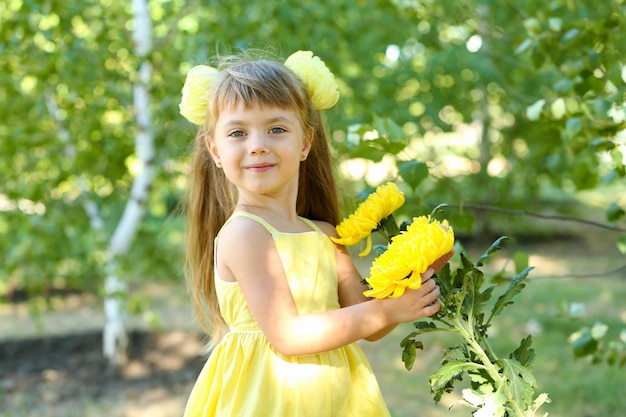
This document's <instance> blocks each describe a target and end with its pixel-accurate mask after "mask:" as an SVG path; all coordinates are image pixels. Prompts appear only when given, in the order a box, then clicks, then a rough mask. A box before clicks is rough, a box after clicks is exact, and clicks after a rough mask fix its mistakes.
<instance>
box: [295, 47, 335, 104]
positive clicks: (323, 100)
mask: <svg viewBox="0 0 626 417" xmlns="http://www.w3.org/2000/svg"><path fill="white" fill-rule="evenodd" d="M285 66H286V67H287V68H289V69H290V70H292V71H293V72H294V73H295V74H296V75H297V76H298V77H300V79H301V80H302V81H303V82H304V85H305V86H306V88H307V90H308V91H309V95H310V96H311V101H312V102H313V106H314V107H315V108H316V109H317V110H326V109H330V108H331V107H333V106H334V105H335V104H337V101H339V91H337V83H336V82H335V76H334V75H333V73H332V72H330V70H329V69H328V67H327V66H326V64H325V63H324V61H322V60H321V59H319V57H317V56H315V55H313V52H311V51H298V52H294V53H293V54H291V56H290V57H289V58H287V60H286V61H285Z"/></svg>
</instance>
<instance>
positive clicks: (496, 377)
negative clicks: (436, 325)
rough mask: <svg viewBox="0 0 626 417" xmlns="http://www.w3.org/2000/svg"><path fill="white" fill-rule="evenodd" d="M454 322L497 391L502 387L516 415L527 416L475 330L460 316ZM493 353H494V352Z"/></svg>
mask: <svg viewBox="0 0 626 417" xmlns="http://www.w3.org/2000/svg"><path fill="white" fill-rule="evenodd" d="M453 323H454V327H456V329H457V331H458V332H459V334H460V335H461V336H462V337H463V338H464V339H465V341H466V342H467V344H468V345H469V347H470V349H471V350H472V351H473V352H474V353H475V354H476V356H478V358H479V359H480V361H481V362H482V364H483V366H484V369H485V370H486V371H487V373H488V374H489V376H490V377H491V379H492V380H493V382H494V383H495V387H494V388H495V391H498V390H499V389H500V388H502V390H503V392H504V395H505V397H506V399H507V402H508V404H509V406H510V407H511V408H512V410H513V412H514V413H515V415H516V416H519V417H524V416H525V415H524V412H523V411H522V409H521V408H520V406H519V404H517V402H516V401H515V399H514V398H513V394H512V393H511V390H510V389H509V387H508V385H506V381H505V380H504V378H503V377H502V375H500V372H499V371H498V369H497V368H496V366H495V365H494V363H493V362H492V361H491V360H490V359H489V356H488V355H487V353H486V352H485V350H484V349H483V348H482V346H481V345H480V343H478V342H477V341H476V339H474V337H473V332H470V331H468V329H466V328H465V326H463V323H461V321H460V319H459V317H458V316H457V317H455V318H454V320H453ZM491 353H492V354H493V352H491ZM494 357H495V355H494Z"/></svg>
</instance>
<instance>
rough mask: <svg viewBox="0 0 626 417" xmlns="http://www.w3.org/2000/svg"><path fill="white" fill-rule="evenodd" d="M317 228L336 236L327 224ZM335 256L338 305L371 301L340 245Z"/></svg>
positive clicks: (387, 329) (437, 266) (446, 258)
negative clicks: (364, 293) (365, 294)
mask: <svg viewBox="0 0 626 417" xmlns="http://www.w3.org/2000/svg"><path fill="white" fill-rule="evenodd" d="M318 226H319V227H320V228H321V229H322V230H323V231H324V232H325V233H326V234H328V235H330V236H337V232H336V229H335V228H334V227H332V226H331V225H329V224H327V223H318ZM335 254H336V259H337V275H338V281H339V304H340V305H341V306H342V307H347V306H351V305H354V304H358V303H362V302H364V301H369V300H371V298H368V297H366V296H364V295H363V291H366V290H367V289H368V287H367V286H366V285H365V284H363V282H362V281H363V277H362V276H361V274H360V273H359V271H358V270H357V268H356V266H355V265H354V262H353V261H352V257H351V256H350V254H349V253H348V252H347V251H346V248H345V247H344V246H341V245H335ZM452 255H454V249H452V251H450V252H449V253H447V254H445V255H444V256H442V257H441V258H439V259H438V260H436V261H435V262H433V264H432V265H431V266H430V267H429V269H431V270H433V271H434V272H437V271H439V270H440V269H441V268H443V266H444V265H445V264H446V263H448V261H449V260H450V258H452ZM424 275H425V276H423V277H422V278H423V279H424V280H426V279H427V278H430V276H431V275H432V272H428V271H427V272H426V273H425V274H424ZM397 325H398V323H393V324H391V325H389V326H386V327H385V328H383V329H381V330H380V331H378V332H376V333H374V334H371V335H369V336H367V337H365V338H364V339H365V340H367V341H369V342H375V341H376V340H379V339H381V338H383V337H384V336H386V335H387V334H389V333H390V332H391V331H392V330H393V329H395V328H396V326H397Z"/></svg>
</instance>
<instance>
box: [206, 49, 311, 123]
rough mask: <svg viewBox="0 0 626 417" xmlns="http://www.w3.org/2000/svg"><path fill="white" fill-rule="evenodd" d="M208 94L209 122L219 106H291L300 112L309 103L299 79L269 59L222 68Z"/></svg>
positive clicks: (246, 107)
mask: <svg viewBox="0 0 626 417" xmlns="http://www.w3.org/2000/svg"><path fill="white" fill-rule="evenodd" d="M211 94H212V95H213V100H211V101H210V103H211V105H210V109H209V113H210V116H211V118H212V122H213V123H211V124H214V123H215V122H216V121H217V118H218V117H219V109H226V108H234V107H237V106H240V105H243V107H244V108H245V109H250V108H253V107H261V108H264V107H279V108H284V109H294V110H296V111H297V113H298V114H300V115H304V114H306V113H307V109H308V108H309V107H310V106H311V105H310V103H309V99H308V96H307V95H306V93H305V89H304V86H303V85H302V83H301V81H300V80H299V79H298V78H297V77H296V76H295V75H294V74H293V73H291V72H290V71H289V70H288V69H287V68H285V67H284V66H283V65H282V64H279V63H277V62H273V61H256V62H246V63H242V64H238V65H235V66H232V67H230V68H227V69H225V70H224V71H223V72H222V74H221V77H220V78H219V80H218V81H217V82H216V83H215V85H214V90H213V91H212V92H211ZM303 119H305V118H303Z"/></svg>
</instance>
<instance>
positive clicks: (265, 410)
mask: <svg viewBox="0 0 626 417" xmlns="http://www.w3.org/2000/svg"><path fill="white" fill-rule="evenodd" d="M235 216H245V217H249V218H252V219H254V220H256V221H258V222H259V223H261V224H262V225H263V226H265V228H266V229H267V230H268V231H269V232H270V233H271V234H272V237H273V239H274V242H275V244H276V248H277V250H278V252H279V254H280V258H281V261H282V264H283V267H284V270H285V273H286V276H287V280H288V282H289V287H290V289H291V293H292V295H293V298H294V300H295V303H296V305H297V308H298V312H299V313H300V314H308V313H314V312H320V311H326V310H331V309H337V308H339V301H338V295H337V272H336V265H335V253H334V247H333V244H332V242H331V241H330V239H329V238H328V236H327V235H326V234H325V233H323V232H322V231H321V230H320V229H319V228H318V227H317V226H316V225H315V224H314V223H313V222H311V221H309V220H307V219H303V220H304V221H306V222H307V224H309V225H310V226H311V228H312V229H313V230H312V231H311V232H304V233H281V232H279V231H278V230H276V229H275V228H274V227H272V226H271V225H270V224H269V223H267V222H266V221H265V220H263V219H261V218H260V217H258V216H255V215H253V214H250V213H247V212H242V211H238V212H235V214H233V217H235ZM233 217H231V219H232V218H233ZM215 283H216V291H217V297H218V300H219V304H220V310H221V312H222V315H223V317H224V319H225V321H226V322H227V323H228V325H229V327H230V331H229V332H228V333H227V334H226V336H225V337H224V339H223V340H222V341H221V342H220V343H219V344H218V345H217V346H216V347H215V349H214V350H213V352H212V353H211V355H210V356H209V359H208V360H207V362H206V364H205V366H204V368H203V369H202V371H201V373H200V375H199V376H198V380H197V381H196V384H195V386H194V388H193V390H192V392H191V394H190V396H189V400H188V402H187V407H186V409H185V417H213V416H217V417H252V416H255V417H257V416H258V417H368V416H371V417H384V416H389V411H388V410H387V407H386V405H385V403H384V401H383V398H382V394H381V392H380V389H379V386H378V383H377V381H376V378H375V377H374V374H373V372H372V369H371V367H370V365H369V362H368V361H367V358H366V357H365V354H364V353H363V351H362V350H361V348H360V347H359V346H358V345H357V344H356V343H353V344H350V345H348V346H345V347H342V348H338V349H334V350H331V351H328V352H323V353H318V354H312V355H304V356H284V355H281V354H280V353H278V352H277V351H276V350H275V349H274V348H273V347H272V345H271V344H270V343H269V342H268V340H267V338H266V337H265V335H264V334H263V333H262V332H261V329H260V328H259V325H258V324H257V323H256V321H255V320H254V318H253V317H252V314H251V313H250V310H249V309H248V305H247V304H246V300H245V299H244V297H243V294H242V292H241V289H240V288H239V285H238V284H237V283H236V282H226V281H223V280H221V279H220V278H219V277H217V276H216V277H215Z"/></svg>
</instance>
